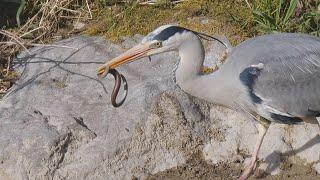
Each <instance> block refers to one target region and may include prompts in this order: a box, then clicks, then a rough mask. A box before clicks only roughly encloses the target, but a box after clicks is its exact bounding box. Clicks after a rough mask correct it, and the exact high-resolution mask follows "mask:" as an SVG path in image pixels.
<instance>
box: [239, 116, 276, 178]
mask: <svg viewBox="0 0 320 180" xmlns="http://www.w3.org/2000/svg"><path fill="white" fill-rule="evenodd" d="M257 125H258V131H259V136H258V140H257V142H256V145H255V147H254V151H253V153H252V157H251V162H250V164H249V166H248V167H246V168H245V170H244V172H243V174H242V175H241V177H240V178H239V180H245V179H247V178H248V177H249V176H250V175H251V174H252V173H253V171H254V170H255V168H256V164H257V159H258V154H259V150H260V147H261V144H262V141H263V138H264V136H265V135H266V133H267V130H268V128H269V126H270V122H269V121H266V120H264V121H263V122H259V123H258V124H257Z"/></svg>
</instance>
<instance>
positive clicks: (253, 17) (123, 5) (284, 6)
mask: <svg viewBox="0 0 320 180" xmlns="http://www.w3.org/2000/svg"><path fill="white" fill-rule="evenodd" d="M3 1H5V2H6V3H4V2H3ZM3 1H1V2H0V7H1V9H4V11H1V12H0V15H1V17H3V18H2V19H1V20H0V26H1V29H0V94H1V93H4V92H6V90H7V89H8V88H9V87H10V86H11V85H12V84H13V82H14V80H15V79H16V78H17V74H16V73H14V71H13V69H12V68H11V59H12V58H13V57H14V56H15V55H16V54H17V53H18V52H20V51H22V50H25V49H26V48H28V47H32V46H35V45H40V44H43V43H49V42H52V41H55V40H58V39H63V38H66V37H68V36H71V35H73V34H75V33H85V34H89V35H101V36H105V37H106V39H109V40H112V41H114V42H119V41H121V40H122V37H124V36H133V35H134V34H143V35H145V34H147V33H148V32H150V31H152V30H153V29H155V28H156V27H158V26H160V25H164V24H169V23H171V24H178V25H181V26H184V27H187V28H190V29H194V30H197V31H201V32H205V33H209V34H221V35H225V36H227V37H228V38H229V39H230V41H231V43H232V44H233V45H235V44H238V43H239V42H241V41H243V40H245V39H247V38H249V37H253V36H255V35H260V34H266V33H276V32H301V33H310V34H312V35H315V36H319V35H320V1H318V0H158V1H156V3H155V1H146V0H145V1H142V0H140V1H138V0H91V1H90V0H80V1H79V0H61V1H56V0H29V1H26V3H25V4H24V5H23V6H21V5H20V4H17V3H16V4H12V3H10V1H11V2H12V1H16V0H3ZM17 2H18V1H17ZM18 8H20V9H22V11H21V14H20V16H19V21H21V25H20V27H18V26H17V20H16V19H17V18H16V12H17V11H18ZM83 24H86V25H87V26H86V27H82V25H83ZM79 26H80V27H79Z"/></svg>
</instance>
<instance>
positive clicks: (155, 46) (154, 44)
mask: <svg viewBox="0 0 320 180" xmlns="http://www.w3.org/2000/svg"><path fill="white" fill-rule="evenodd" d="M150 47H151V48H159V47H162V42H160V41H158V42H155V43H153V44H152V45H151V46H150Z"/></svg>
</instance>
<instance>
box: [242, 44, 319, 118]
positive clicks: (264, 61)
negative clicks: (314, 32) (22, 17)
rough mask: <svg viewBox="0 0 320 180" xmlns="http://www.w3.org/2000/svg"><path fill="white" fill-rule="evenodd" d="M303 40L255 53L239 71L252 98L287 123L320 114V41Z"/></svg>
mask: <svg viewBox="0 0 320 180" xmlns="http://www.w3.org/2000/svg"><path fill="white" fill-rule="evenodd" d="M290 41H291V40H288V42H290ZM300 41H301V43H297V44H292V43H287V44H285V43H283V44H282V45H281V44H280V45H278V46H277V50H273V51H270V52H268V53H270V54H269V55H265V56H262V57H259V56H255V58H253V59H252V60H251V65H249V66H247V67H246V68H244V69H243V70H242V71H241V73H240V80H241V82H242V83H243V84H245V85H246V86H247V88H248V92H249V95H250V98H251V100H252V101H253V102H254V103H255V104H256V105H257V106H259V108H260V110H261V111H264V113H269V115H270V118H271V119H276V120H278V121H282V122H284V123H288V122H285V121H291V120H295V121H298V120H299V119H298V118H305V117H306V118H308V117H316V116H319V115H320V40H319V38H311V39H310V38H309V39H308V38H306V39H305V40H303V38H301V39H300ZM266 43H268V42H266ZM271 49H272V48H271Z"/></svg>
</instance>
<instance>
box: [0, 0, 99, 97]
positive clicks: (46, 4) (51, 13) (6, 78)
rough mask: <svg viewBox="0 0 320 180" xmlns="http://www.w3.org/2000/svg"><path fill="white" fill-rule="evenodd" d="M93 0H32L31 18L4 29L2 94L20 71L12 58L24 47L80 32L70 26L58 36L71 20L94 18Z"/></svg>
mask: <svg viewBox="0 0 320 180" xmlns="http://www.w3.org/2000/svg"><path fill="white" fill-rule="evenodd" d="M92 6H93V4H92V3H91V1H89V0H85V1H83V2H82V3H81V4H80V3H79V1H78V0H31V1H29V7H27V9H28V13H29V14H26V16H27V17H29V18H28V19H26V21H25V23H24V24H23V25H22V26H21V27H20V28H14V29H7V30H0V54H1V57H0V58H1V59H0V62H1V63H0V94H3V93H5V92H6V91H7V90H8V88H10V87H11V86H12V84H13V82H14V80H15V79H17V77H16V76H17V74H16V73H14V72H13V71H12V69H11V59H12V58H13V57H14V56H15V55H16V54H17V53H18V52H20V51H21V50H25V51H26V52H28V48H29V47H32V46H45V45H44V44H45V43H48V42H51V41H54V40H56V39H59V38H63V36H68V35H70V34H72V33H75V32H77V31H78V30H77V29H70V30H68V31H67V33H66V34H64V35H63V36H60V37H57V36H55V35H56V34H57V32H59V31H60V29H65V28H66V27H70V26H68V23H69V24H70V23H76V22H79V21H87V20H90V19H92V12H91V7H92Z"/></svg>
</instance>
